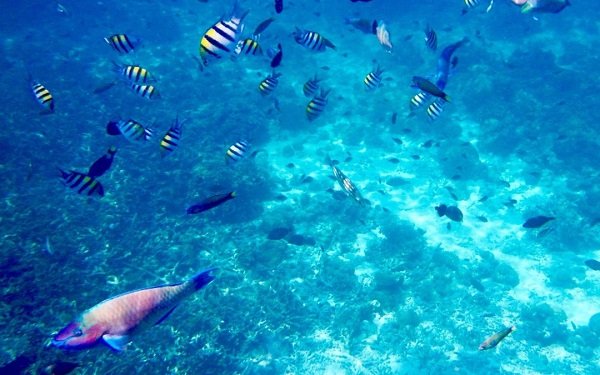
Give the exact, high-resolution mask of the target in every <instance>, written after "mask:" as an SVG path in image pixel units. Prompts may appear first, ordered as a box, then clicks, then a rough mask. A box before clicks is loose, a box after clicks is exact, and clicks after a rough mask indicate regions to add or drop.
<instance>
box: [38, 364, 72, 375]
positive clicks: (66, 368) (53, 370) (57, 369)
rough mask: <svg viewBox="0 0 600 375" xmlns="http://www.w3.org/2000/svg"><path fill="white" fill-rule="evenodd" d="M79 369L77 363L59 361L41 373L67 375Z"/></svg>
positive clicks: (44, 374)
mask: <svg viewBox="0 0 600 375" xmlns="http://www.w3.org/2000/svg"><path fill="white" fill-rule="evenodd" d="M77 367H79V364H78V363H75V362H62V361H58V362H56V363H53V364H51V365H49V366H46V367H44V368H43V369H42V371H41V372H40V373H41V374H42V375H66V374H68V373H70V372H71V371H73V370H75V369H76V368H77Z"/></svg>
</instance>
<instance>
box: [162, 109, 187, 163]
mask: <svg viewBox="0 0 600 375" xmlns="http://www.w3.org/2000/svg"><path fill="white" fill-rule="evenodd" d="M182 127H183V122H182V121H179V119H178V118H177V119H175V122H174V123H173V125H171V128H169V131H167V133H166V134H165V136H164V137H163V138H162V139H161V140H160V155H161V157H163V158H164V157H165V156H167V155H168V154H170V153H171V152H173V151H175V149H176V148H177V146H179V141H180V140H181V132H182Z"/></svg>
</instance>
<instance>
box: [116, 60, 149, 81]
mask: <svg viewBox="0 0 600 375" xmlns="http://www.w3.org/2000/svg"><path fill="white" fill-rule="evenodd" d="M113 65H114V71H115V72H116V73H118V74H119V75H121V77H123V78H125V79H126V80H128V81H129V82H131V83H138V84H141V83H148V82H154V81H156V79H154V77H153V76H152V75H151V74H150V72H148V70H147V69H146V68H142V67H141V66H139V65H127V64H123V65H121V64H117V63H116V62H114V61H113Z"/></svg>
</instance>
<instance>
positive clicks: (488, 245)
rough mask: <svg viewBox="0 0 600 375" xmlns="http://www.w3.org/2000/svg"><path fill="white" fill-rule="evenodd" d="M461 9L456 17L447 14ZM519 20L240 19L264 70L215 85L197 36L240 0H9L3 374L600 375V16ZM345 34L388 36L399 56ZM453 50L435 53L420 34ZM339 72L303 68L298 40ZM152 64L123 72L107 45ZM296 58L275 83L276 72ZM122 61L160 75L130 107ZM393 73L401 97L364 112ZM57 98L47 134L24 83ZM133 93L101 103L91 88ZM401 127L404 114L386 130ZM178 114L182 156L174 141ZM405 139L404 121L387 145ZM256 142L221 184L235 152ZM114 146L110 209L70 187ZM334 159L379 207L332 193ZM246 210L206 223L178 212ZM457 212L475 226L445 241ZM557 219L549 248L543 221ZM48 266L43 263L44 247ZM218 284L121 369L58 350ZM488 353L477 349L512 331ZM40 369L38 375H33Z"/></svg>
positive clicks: (382, 3) (123, 358)
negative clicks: (323, 93) (128, 122)
mask: <svg viewBox="0 0 600 375" xmlns="http://www.w3.org/2000/svg"><path fill="white" fill-rule="evenodd" d="M440 3H443V4H440ZM572 3H573V5H572V6H571V7H568V8H567V9H565V10H564V11H563V12H561V13H559V14H536V15H533V16H532V15H522V14H520V13H519V9H518V8H517V7H515V6H514V5H512V4H509V2H508V1H505V2H503V1H499V0H496V1H495V4H494V7H493V9H492V10H491V11H490V12H489V13H486V11H485V10H486V9H485V8H486V6H487V3H486V4H481V5H480V6H478V7H476V8H474V9H472V10H470V11H469V12H467V13H466V14H464V15H463V14H461V13H462V12H461V11H462V10H463V8H464V4H463V2H462V1H460V0H453V1H444V2H440V1H435V2H434V1H431V2H422V1H416V2H415V1H413V2H408V1H393V0H387V1H386V0H374V1H372V2H368V3H352V2H350V1H347V0H335V1H334V0H330V1H325V0H323V1H300V0H296V1H295V2H292V1H285V2H284V11H283V12H282V13H281V14H276V13H275V11H274V8H273V3H272V1H267V0H264V1H258V0H256V1H252V0H244V1H242V2H241V4H242V6H243V7H244V8H246V9H249V11H250V12H249V13H248V16H247V17H246V19H245V20H244V23H245V25H246V29H245V32H244V34H243V36H244V37H248V36H250V34H251V33H252V31H253V30H254V29H255V27H256V26H257V25H258V24H259V23H260V22H261V21H263V20H265V19H267V18H268V17H271V16H273V17H275V21H274V22H273V23H272V24H271V25H270V26H269V27H268V28H267V29H266V30H265V31H264V32H263V34H262V36H261V38H260V40H259V42H260V44H261V45H262V48H263V50H264V51H265V56H263V57H252V56H247V57H241V58H238V59H236V60H235V61H233V60H232V59H230V58H229V57H228V56H227V57H226V58H224V59H222V61H219V62H217V63H211V64H209V65H208V66H207V67H205V68H204V69H203V70H201V69H199V63H198V61H197V58H198V57H199V54H198V44H199V41H200V38H201V37H202V35H203V34H204V32H205V31H206V30H207V29H208V28H209V27H211V25H213V24H214V23H215V22H216V21H218V20H219V18H220V17H221V16H222V15H223V14H226V13H227V12H228V10H229V9H230V8H231V5H232V3H231V2H230V1H229V0H228V1H224V2H221V1H211V0H209V1H208V2H202V1H192V0H188V1H175V0H172V1H163V2H158V1H154V2H153V1H141V0H140V1H127V2H117V1H108V0H106V1H100V2H98V1H96V2H75V1H67V0H65V1H64V2H61V4H62V5H63V6H64V9H66V12H59V11H57V3H55V2H52V1H50V2H48V1H45V2H43V1H28V2H11V3H10V4H9V3H8V2H6V1H5V2H4V7H3V8H4V9H5V11H4V12H2V15H1V16H0V17H1V18H2V22H0V29H1V31H2V34H1V35H2V36H3V37H2V39H1V44H0V45H1V46H2V53H0V66H2V72H3V75H2V76H3V80H2V82H0V85H1V86H2V92H3V93H4V95H3V100H2V103H1V104H0V106H1V108H2V120H3V121H2V129H3V130H2V131H1V132H0V145H2V153H0V169H1V170H2V172H3V173H2V175H3V183H2V184H1V185H0V196H1V199H0V212H1V215H0V223H1V226H0V230H1V233H0V235H1V236H0V239H1V240H0V241H1V242H0V244H1V249H2V250H1V252H0V270H1V272H0V278H1V281H2V282H1V288H2V289H1V290H2V300H1V302H0V324H1V326H2V330H1V334H0V341H1V342H2V345H0V364H7V363H9V362H11V361H14V360H15V358H21V359H23V358H26V360H24V361H23V362H25V365H24V366H25V367H24V368H23V370H22V371H23V372H30V373H38V372H39V370H40V369H41V368H43V367H45V366H47V365H49V364H52V363H55V362H57V361H69V362H76V363H78V364H79V367H78V368H77V369H76V370H75V373H79V374H127V373H135V372H144V373H152V374H154V373H155V374H182V373H183V374H188V373H189V374H193V373H200V372H201V373H205V374H452V373H457V374H491V373H503V374H593V373H598V371H599V370H600V362H599V360H598V358H600V315H598V314H599V313H600V294H599V292H600V286H599V285H600V284H599V282H600V271H598V270H594V269H593V268H592V267H590V266H587V265H586V263H585V262H586V261H587V260H591V259H596V260H600V250H599V241H598V237H599V234H600V226H598V223H599V222H600V214H598V212H597V206H598V202H599V201H600V190H599V188H598V186H599V184H598V182H599V176H598V166H599V165H600V157H599V156H598V155H600V154H599V153H598V146H599V145H598V129H597V124H598V122H599V118H598V114H597V110H596V101H595V98H596V96H597V86H598V85H597V83H598V80H597V78H596V73H595V72H596V69H597V65H598V61H597V60H598V57H597V54H596V52H597V51H598V50H599V49H600V42H599V41H598V38H597V35H598V28H599V24H598V20H597V17H593V16H591V15H592V14H595V13H594V12H598V7H597V6H596V5H594V4H591V3H589V2H587V3H586V2H582V1H576V0H573V1H572ZM347 17H359V18H364V19H367V20H374V19H376V20H383V21H385V24H386V25H387V27H388V30H389V32H390V35H391V41H392V43H393V49H392V53H387V52H386V50H385V49H384V48H383V47H382V46H381V45H380V44H379V42H378V40H377V38H376V36H375V35H369V34H366V33H363V32H361V31H359V30H357V29H355V28H353V27H352V26H351V25H348V24H346V23H345V21H344V20H345V18H347ZM427 24H430V25H431V26H432V27H433V29H434V30H436V32H437V37H438V45H439V47H438V49H437V51H436V52H433V51H431V50H429V49H427V47H426V46H425V42H424V40H423V39H424V33H423V30H424V29H425V27H426V26H427ZM296 26H298V27H300V28H304V29H308V30H314V31H317V32H319V33H321V34H322V35H323V36H325V37H326V38H327V39H329V40H330V41H331V42H332V43H333V44H334V45H335V46H336V49H335V50H332V49H328V50H327V51H325V52H320V53H319V52H314V51H310V50H307V49H305V48H303V47H302V46H300V45H299V44H297V43H296V42H295V41H294V38H293V37H292V35H291V33H292V32H293V31H294V28H295V27H296ZM116 33H126V34H127V35H129V36H131V37H132V38H133V37H135V38H139V39H140V40H141V41H142V42H141V44H140V45H139V46H138V47H137V48H136V49H135V51H134V52H132V53H131V54H127V55H122V56H121V55H118V54H117V53H116V52H115V51H114V50H112V49H111V48H110V47H109V46H108V45H107V44H106V43H105V42H104V40H103V38H104V37H107V36H110V35H112V34H116ZM465 37H467V38H468V42H466V43H465V44H464V45H463V46H461V47H460V48H459V49H458V50H457V51H456V52H455V54H454V55H455V56H457V57H458V62H457V64H456V67H455V68H454V69H452V70H451V71H450V76H449V79H448V84H447V85H446V87H445V91H446V93H447V94H448V95H449V96H450V97H451V98H452V100H451V102H450V103H447V104H445V105H444V107H443V112H442V114H441V115H440V117H439V118H438V119H437V120H435V121H431V120H429V119H428V116H427V115H426V113H425V108H424V107H422V108H418V109H416V110H413V111H411V108H410V107H409V102H410V99H411V97H413V96H414V95H415V94H416V93H417V92H418V91H417V90H416V89H415V88H412V87H411V86H410V82H411V78H412V77H413V76H415V75H417V76H423V77H427V78H429V79H433V77H434V75H435V73H436V66H437V60H438V56H439V54H440V52H441V50H442V49H443V48H444V47H445V46H447V45H449V44H451V43H455V42H457V41H460V40H462V39H463V38H465ZM277 43H281V44H282V47H283V61H282V64H281V66H280V67H278V68H276V71H277V72H279V73H281V77H280V78H279V85H278V87H277V88H276V89H275V90H274V91H273V93H272V94H271V95H269V96H266V97H265V96H262V95H261V94H260V92H259V90H258V85H259V83H260V82H261V81H262V80H263V79H264V78H265V77H266V76H267V75H268V74H270V73H271V72H272V69H271V67H270V66H269V63H270V60H271V59H270V58H269V57H267V56H266V51H267V50H268V49H269V48H271V47H274V46H276V45H277ZM113 61H115V62H118V63H119V64H139V65H141V66H143V67H145V68H147V69H148V70H149V71H150V72H151V73H152V74H153V75H155V76H156V77H157V81H156V82H155V83H154V84H155V85H156V87H157V89H158V90H159V92H160V98H158V99H155V100H154V99H153V100H148V99H146V98H142V97H139V96H137V95H136V94H135V93H134V92H133V91H132V90H130V89H129V88H128V87H127V85H126V84H125V83H124V82H122V80H118V79H117V75H116V74H115V73H114V72H113ZM377 65H379V66H381V68H382V69H383V70H384V73H383V85H382V86H381V87H379V88H377V89H375V90H373V91H367V90H366V89H365V85H364V83H363V79H364V77H365V75H366V74H368V73H369V72H371V71H373V70H374V69H375V68H376V66H377ZM29 74H30V75H31V76H32V77H33V78H34V79H35V80H36V81H38V82H40V83H42V84H43V85H44V86H45V87H46V88H47V89H48V90H50V92H51V93H52V95H53V97H54V99H55V105H56V108H55V113H53V114H50V115H41V114H40V111H41V110H43V108H42V107H41V106H40V105H39V104H38V103H36V101H35V99H34V97H33V94H32V93H31V88H30V85H29V82H28V79H27V77H28V75H29ZM315 74H317V75H318V76H319V77H320V78H322V79H323V80H322V82H321V84H322V86H323V87H325V88H326V89H331V93H330V94H329V96H328V104H327V106H326V108H325V110H324V111H323V113H322V115H321V116H320V117H318V118H317V119H316V120H314V121H311V122H309V121H308V120H307V118H306V115H305V113H304V112H305V108H306V106H307V104H308V102H309V101H310V98H307V97H305V96H304V94H303V93H302V87H303V85H304V83H305V82H306V81H307V80H308V79H309V78H312V77H313V76H314V75H315ZM115 81H117V83H116V84H115V85H114V86H113V87H112V88H110V89H107V90H106V91H103V92H101V93H94V90H96V89H98V88H99V87H101V86H104V85H106V84H107V83H111V82H115ZM394 114H395V116H394ZM176 116H179V118H180V119H185V120H186V122H185V124H184V126H183V136H182V140H181V143H180V145H179V147H178V148H177V149H176V150H175V151H174V152H173V153H171V154H170V155H168V156H167V157H165V158H161V156H160V151H159V146H158V143H159V141H160V139H161V138H162V136H163V135H164V133H165V132H166V131H167V130H168V129H169V126H170V125H171V124H172V122H173V121H174V120H175V118H176ZM392 117H395V118H396V120H395V122H393V121H392ZM119 118H121V119H128V118H133V119H136V120H137V121H140V122H141V123H143V124H145V125H147V126H148V127H151V128H152V129H153V130H154V137H153V138H152V139H151V140H150V141H148V142H145V143H142V144H135V143H131V142H128V141H127V140H125V139H124V138H123V137H121V136H110V135H108V134H107V133H106V124H107V123H108V122H109V121H112V120H115V119H119ZM240 140H247V141H248V142H249V143H250V144H251V148H250V150H249V151H248V153H247V155H246V158H245V160H242V161H240V162H237V163H233V164H231V163H230V164H229V165H228V164H227V163H226V162H225V152H226V150H227V148H228V147H229V146H230V145H232V144H234V143H235V142H238V141H240ZM110 146H116V147H117V148H118V152H117V154H116V156H115V160H114V163H113V165H112V168H111V169H110V170H109V171H108V172H107V173H106V174H105V175H103V176H102V177H100V178H99V181H101V183H102V185H103V186H104V189H105V196H104V197H102V198H87V197H85V196H82V195H79V194H77V193H76V192H74V191H70V189H69V188H68V187H66V186H64V185H63V184H62V183H61V180H60V178H59V174H58V172H57V170H56V167H61V168H63V169H66V170H76V171H80V172H82V173H85V172H86V171H87V168H88V167H89V166H90V164H91V163H92V162H94V161H95V160H96V159H97V158H98V157H100V156H101V155H102V154H104V153H105V152H106V150H107V149H108V148H109V147H110ZM329 158H331V159H333V164H335V165H336V166H337V167H338V168H339V169H340V170H341V171H343V173H345V175H346V176H347V177H348V178H349V179H350V180H351V181H352V182H353V184H354V185H355V186H356V188H357V189H358V190H359V191H360V193H361V194H362V197H363V198H364V199H365V200H367V201H368V202H366V203H365V204H362V205H361V204H357V202H355V201H354V200H353V199H352V198H350V197H347V196H346V194H345V193H344V192H343V191H342V189H341V187H340V185H339V184H338V182H337V181H336V180H335V179H334V177H333V173H332V168H331V166H330V165H329V164H328V161H329ZM229 191H235V192H236V194H237V196H236V198H235V199H233V200H231V201H229V202H226V203H224V204H223V205H221V206H219V207H217V208H214V209H212V210H210V211H207V212H204V213H201V214H198V215H186V209H187V208H188V207H189V206H191V205H192V204H194V203H197V202H199V201H201V200H203V199H204V198H206V197H209V196H212V195H215V194H222V193H226V192H229ZM440 204H446V205H449V206H456V207H458V208H459V209H460V210H461V212H462V213H463V215H464V217H463V220H462V222H454V221H451V220H450V219H449V218H447V217H440V216H438V214H437V213H436V210H435V207H436V206H439V205H440ZM537 215H545V216H550V217H555V218H556V219H555V220H552V221H550V222H549V223H547V224H545V225H544V226H542V227H540V228H537V229H536V228H534V229H527V228H524V227H522V224H523V223H524V222H525V221H526V220H527V219H528V218H531V217H534V216H537ZM47 242H48V243H50V245H51V249H50V251H48V250H49V249H47V246H46V243H47ZM208 267H218V269H219V270H218V271H217V272H216V275H217V278H216V280H215V281H214V282H213V283H212V284H211V285H209V286H207V287H206V288H205V289H204V290H202V291H200V292H199V293H198V294H196V295H195V296H193V297H192V298H190V299H189V300H188V301H186V302H185V303H183V304H182V305H181V306H180V307H178V308H177V310H175V312H174V313H173V314H172V316H171V317H169V319H168V320H166V321H165V322H164V323H162V324H160V325H159V326H157V327H154V328H152V329H150V330H147V331H145V332H143V333H140V334H139V335H137V336H135V337H134V338H133V340H132V342H131V344H130V345H129V346H128V348H127V350H125V351H124V352H122V353H114V352H112V351H111V350H110V349H108V348H107V347H106V346H105V345H101V344H100V345H98V347H97V348H93V349H89V350H85V351H63V350H60V349H58V348H55V347H52V346H50V345H49V343H50V339H51V338H52V337H53V335H55V334H56V333H57V332H58V331H59V330H60V329H61V328H63V327H64V326H65V325H66V324H68V323H69V322H70V321H71V320H72V319H73V318H75V317H76V316H77V315H78V314H81V313H82V312H83V311H84V310H86V309H88V308H90V307H92V306H94V305H95V304H97V303H99V302H100V301H102V300H104V299H106V298H108V297H111V296H114V295H117V294H120V293H124V292H128V291H132V290H135V289H139V288H144V287H150V286H156V285H163V284H168V283H177V282H182V281H185V280H187V279H188V278H190V277H191V276H193V275H194V274H195V273H197V272H198V271H200V270H202V269H206V268H208ZM510 325H515V326H516V327H517V330H516V331H515V332H513V333H512V334H511V335H510V336H508V337H507V338H506V339H504V341H502V343H500V344H499V345H498V346H497V347H496V348H494V349H491V350H487V351H479V350H478V346H479V344H480V343H481V342H482V341H484V340H485V339H486V338H487V337H489V336H491V335H492V334H493V333H495V332H498V331H500V330H502V329H504V328H505V327H507V326H510ZM25 368H26V369H25Z"/></svg>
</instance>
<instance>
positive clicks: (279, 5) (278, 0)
mask: <svg viewBox="0 0 600 375" xmlns="http://www.w3.org/2000/svg"><path fill="white" fill-rule="evenodd" d="M275 12H277V14H279V13H281V12H283V0H275Z"/></svg>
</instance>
